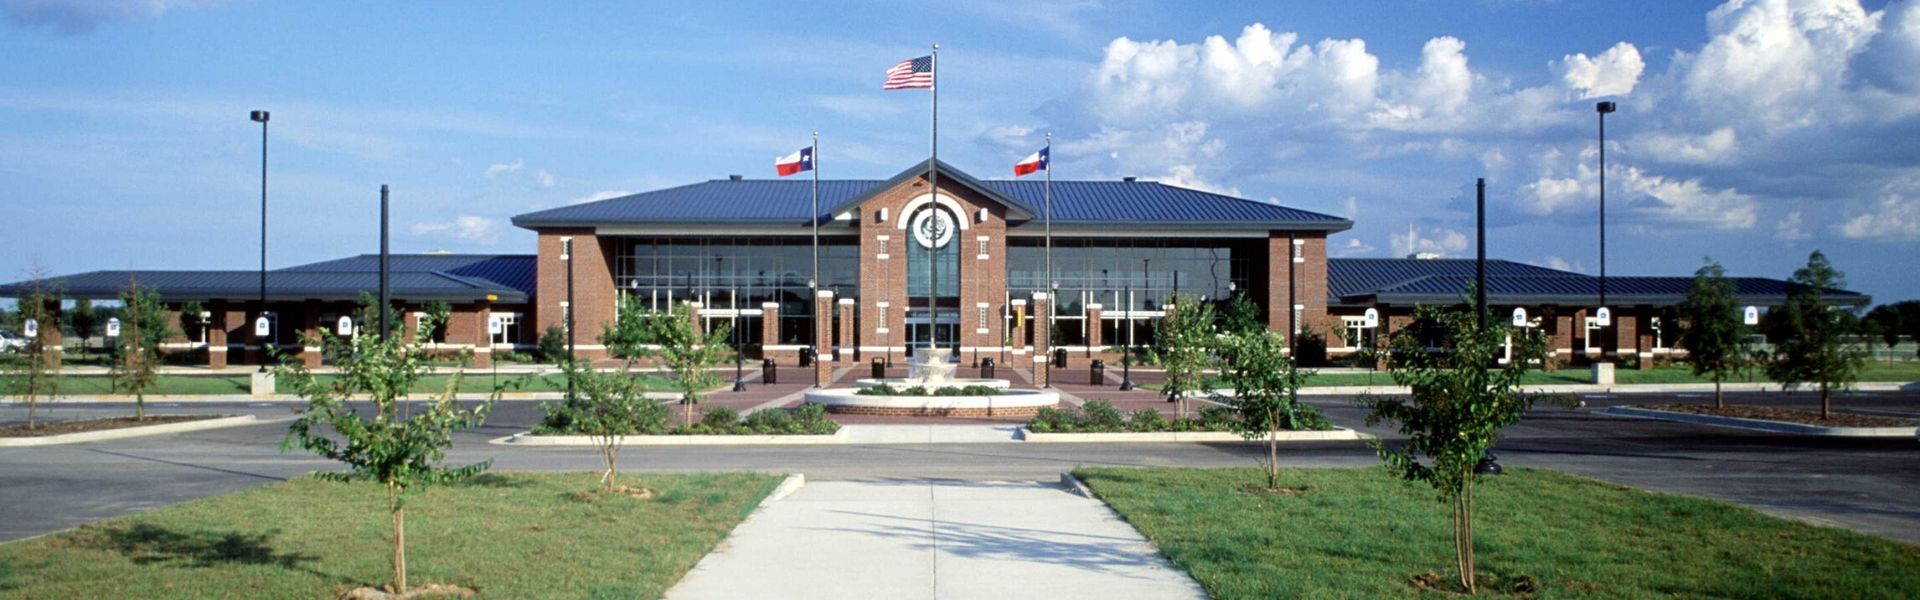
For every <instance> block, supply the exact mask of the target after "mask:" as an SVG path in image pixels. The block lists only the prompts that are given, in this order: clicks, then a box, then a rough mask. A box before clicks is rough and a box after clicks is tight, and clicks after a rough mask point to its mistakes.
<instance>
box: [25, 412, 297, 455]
mask: <svg viewBox="0 0 1920 600" xmlns="http://www.w3.org/2000/svg"><path fill="white" fill-rule="evenodd" d="M261 422H262V421H260V419H259V418H257V417H254V416H253V415H239V416H235V417H221V418H218V419H202V420H199V421H187V422H184V423H166V424H161V425H144V426H140V427H122V428H120V429H108V430H104V431H82V432H78V433H63V434H60V435H48V436H40V437H20V438H0V448H30V447H34V446H54V445H59V444H77V443H81V442H102V441H107V440H122V439H127V438H137V437H146V436H150V435H165V434H169V433H186V432H189V431H202V430H207V429H224V428H227V427H239V426H242V425H253V424H256V423H261Z"/></svg>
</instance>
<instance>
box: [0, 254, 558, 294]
mask: <svg viewBox="0 0 1920 600" xmlns="http://www.w3.org/2000/svg"><path fill="white" fill-rule="evenodd" d="M390 258H391V260H390V261H389V263H388V265H389V269H390V270H391V272H392V274H391V276H390V278H389V279H388V284H389V285H390V286H391V293H392V294H393V297H394V298H397V299H401V300H407V301H414V302H424V301H428V300H440V301H446V302H475V301H479V300H485V299H487V298H488V297H489V296H491V297H493V298H494V301H495V302H501V303H509V304H518V303H524V302H527V301H528V299H530V298H532V297H533V293H534V257H533V256H532V255H524V254H509V255H457V254H396V255H391V257H390ZM379 268H380V257H379V256H378V255H361V256H355V257H349V258H343V259H337V260H330V261H324V262H318V263H312V264H307V265H300V266H295V267H288V268H285V269H277V270H272V271H268V272H267V299H268V300H269V301H300V300H322V301H357V300H359V298H360V294H361V292H366V293H369V294H371V293H376V292H377V291H378V290H379V289H380V271H379ZM130 281H138V282H139V284H140V286H141V287H145V288H150V289H153V290H155V291H157V292H159V294H160V297H161V299H162V300H163V301H167V302H184V301H188V300H216V299H220V300H251V299H254V298H258V297H259V294H260V272H259V271H92V272H88V273H79V274H75V275H67V276H63V277H53V278H49V279H47V280H46V281H44V282H42V285H44V286H47V287H50V288H52V289H57V290H59V291H60V293H61V294H62V295H64V296H66V297H69V298H114V297H117V296H118V295H119V294H120V292H121V290H124V289H126V288H127V287H128V284H129V283H130ZM30 287H31V282H26V281H22V282H16V283H11V284H7V285H0V297H16V298H17V297H19V296H20V295H22V294H25V293H27V292H28V290H29V289H30Z"/></svg>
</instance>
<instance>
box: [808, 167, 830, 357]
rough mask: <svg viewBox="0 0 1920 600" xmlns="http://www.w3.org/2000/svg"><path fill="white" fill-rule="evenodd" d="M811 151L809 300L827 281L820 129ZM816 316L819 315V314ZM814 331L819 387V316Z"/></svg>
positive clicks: (811, 340)
mask: <svg viewBox="0 0 1920 600" xmlns="http://www.w3.org/2000/svg"><path fill="white" fill-rule="evenodd" d="M811 152H812V153H813V155H812V156H811V157H810V160H812V161H813V164H812V165H809V166H812V167H813V212H811V213H808V217H809V218H810V220H812V221H813V281H812V282H811V283H812V284H813V285H811V286H808V287H809V289H808V290H807V293H808V294H809V295H810V296H809V298H808V300H809V301H812V299H813V298H815V297H818V296H819V295H820V288H821V286H822V285H823V284H824V283H826V282H823V281H820V132H818V131H815V132H813V150H812V151H811ZM815 316H816V317H817V316H818V315H815ZM812 333H813V335H811V336H809V337H808V340H807V343H808V345H809V346H812V347H813V371H814V373H815V376H814V378H813V380H814V382H815V383H814V385H815V387H818V386H819V383H818V382H819V381H820V377H819V375H818V374H819V372H820V368H821V367H820V347H819V344H820V319H818V318H815V319H813V331H812Z"/></svg>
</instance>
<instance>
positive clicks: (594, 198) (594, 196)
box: [567, 190, 633, 204]
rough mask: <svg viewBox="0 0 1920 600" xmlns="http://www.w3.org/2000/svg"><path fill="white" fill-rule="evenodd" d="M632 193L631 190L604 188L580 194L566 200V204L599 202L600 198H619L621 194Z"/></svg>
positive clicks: (629, 194) (630, 194)
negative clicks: (583, 194)
mask: <svg viewBox="0 0 1920 600" xmlns="http://www.w3.org/2000/svg"><path fill="white" fill-rule="evenodd" d="M632 195H633V192H629V191H627V190H604V191H599V192H594V193H591V194H587V195H585V196H581V197H578V198H574V199H572V200H568V201H567V204H586V203H588V202H599V201H601V200H607V199H612V198H619V197H621V196H632Z"/></svg>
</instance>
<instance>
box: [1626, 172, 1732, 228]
mask: <svg viewBox="0 0 1920 600" xmlns="http://www.w3.org/2000/svg"><path fill="white" fill-rule="evenodd" d="M1609 170H1613V169H1612V167H1609ZM1616 172H1617V173H1619V174H1622V175H1625V177H1622V178H1621V179H1624V181H1622V182H1621V184H1620V185H1621V187H1622V188H1625V191H1627V192H1628V193H1627V194H1626V196H1627V198H1628V202H1627V206H1628V207H1630V208H1631V209H1632V210H1633V211H1634V212H1636V213H1639V214H1640V215H1642V216H1643V217H1644V219H1643V221H1644V222H1646V223H1651V224H1655V225H1656V226H1657V228H1661V229H1672V228H1673V226H1674V225H1704V226H1710V227H1714V228H1717V229H1752V228H1753V226H1754V224H1755V223H1756V222H1758V221H1759V210H1758V206H1759V203H1758V202H1756V201H1755V200H1754V199H1753V197H1752V196H1748V195H1746V194H1742V193H1740V192H1738V191H1735V190H1733V189H1732V188H1728V189H1722V190H1713V189H1708V188H1707V186H1706V184H1704V183H1702V182H1701V181H1700V180H1699V179H1676V178H1668V177H1663V176H1659V175H1649V174H1647V173H1645V172H1643V171H1641V170H1640V168H1639V167H1625V168H1622V169H1619V170H1618V171H1616ZM1636 196H1637V197H1636Z"/></svg>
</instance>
